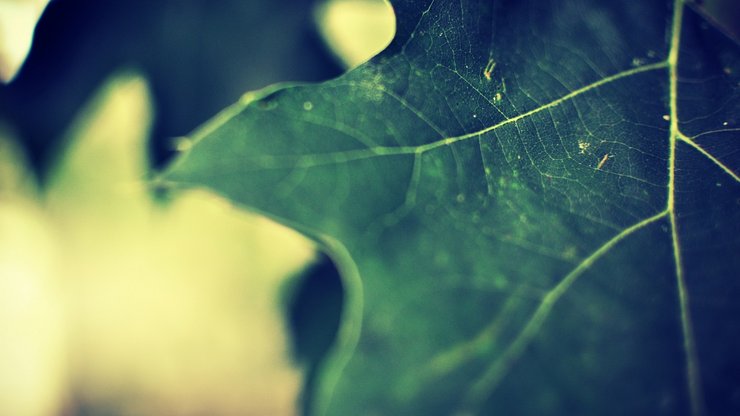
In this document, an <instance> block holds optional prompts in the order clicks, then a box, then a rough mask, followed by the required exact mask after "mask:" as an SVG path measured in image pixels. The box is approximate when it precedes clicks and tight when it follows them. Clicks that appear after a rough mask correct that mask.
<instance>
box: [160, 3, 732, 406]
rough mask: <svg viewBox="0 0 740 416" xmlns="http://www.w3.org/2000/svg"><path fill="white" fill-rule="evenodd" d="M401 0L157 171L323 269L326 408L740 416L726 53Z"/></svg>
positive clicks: (658, 7) (635, 15) (636, 22)
mask: <svg viewBox="0 0 740 416" xmlns="http://www.w3.org/2000/svg"><path fill="white" fill-rule="evenodd" d="M394 7H395V11H396V15H397V21H398V29H397V34H396V38H395V39H394V41H393V42H392V43H391V45H390V46H389V47H388V48H387V49H386V50H385V51H384V52H383V53H381V54H380V55H379V56H377V57H376V58H374V59H372V60H371V61H370V62H368V63H367V64H365V65H363V66H360V67H359V68H357V69H356V70H353V71H351V72H349V73H347V74H345V75H344V76H342V77H340V78H338V79H336V80H333V81H330V82H326V83H323V84H320V85H307V86H292V87H287V88H283V89H280V88H275V89H272V90H268V91H263V92H261V93H259V94H248V95H246V96H245V97H244V99H243V100H242V102H241V103H239V104H236V105H235V106H233V107H231V108H229V109H227V110H226V111H225V112H224V113H222V114H221V115H219V116H218V117H216V119H215V120H213V121H212V122H211V123H210V124H207V125H206V126H204V127H203V128H202V129H201V130H200V131H198V132H196V134H195V136H194V138H193V140H194V146H193V148H192V149H191V150H190V151H189V152H187V153H186V154H185V155H183V156H182V157H181V158H180V159H179V161H178V162H177V163H175V164H174V165H173V166H172V167H171V168H170V170H169V171H168V172H167V173H166V174H165V175H164V179H165V180H167V181H170V182H172V183H173V184H175V185H176V186H179V187H208V188H210V189H212V190H214V191H215V192H217V193H219V194H221V195H224V196H226V197H228V198H229V199H231V200H232V201H234V202H235V203H237V204H240V205H243V206H245V207H248V208H249V209H251V210H255V211H259V212H263V213H265V214H266V215H269V216H271V217H273V218H276V219H278V220H279V221H281V222H283V223H285V224H288V225H291V226H293V227H295V228H297V229H299V230H301V231H302V232H304V233H306V234H307V235H309V236H311V237H313V238H314V239H316V240H317V241H320V242H322V243H323V244H324V246H325V248H326V249H327V250H328V251H329V253H330V254H331V255H332V256H333V257H334V259H335V260H336V261H337V263H338V265H339V266H340V269H341V270H340V271H342V272H343V273H344V278H345V286H346V290H347V307H346V309H345V311H346V312H345V316H344V318H343V319H344V322H343V326H342V328H341V332H340V336H339V340H338V342H337V346H336V349H335V351H334V356H333V360H332V361H330V362H329V363H328V364H327V365H326V367H325V368H324V370H323V372H322V379H321V384H320V387H319V391H318V396H317V397H318V398H317V401H316V403H315V406H314V409H315V410H316V413H318V414H323V413H326V414H331V415H347V414H353V415H354V414H367V415H375V414H383V415H386V414H388V415H401V414H414V415H421V414H444V415H446V414H514V415H530V414H531V415H545V414H568V415H570V414H619V415H622V414H650V415H653V414H671V415H678V414H694V415H698V414H703V413H705V412H708V413H711V414H736V413H737V412H738V411H740V398H739V397H740V371H738V370H740V354H739V353H738V351H740V331H739V330H738V328H740V307H739V306H738V305H739V303H738V302H737V301H736V299H737V298H738V297H740V281H739V280H738V276H739V275H740V273H738V271H739V270H740V260H739V258H740V256H738V255H737V253H738V252H740V209H738V205H739V204H740V199H739V198H738V196H739V195H740V186H738V183H739V180H738V174H737V172H738V171H739V170H740V157H739V156H740V152H739V151H738V150H739V146H738V139H739V137H738V131H739V129H738V127H737V121H738V120H737V115H738V114H739V112H738V110H740V93H739V92H738V85H739V80H740V77H739V76H738V74H740V54H739V53H738V46H737V45H736V44H734V43H732V42H731V41H730V40H728V39H727V38H725V37H724V36H723V35H722V34H721V33H719V32H718V31H717V30H715V29H714V28H712V27H711V26H709V25H708V24H707V23H706V22H705V21H703V20H702V18H701V17H700V16H699V15H697V14H696V13H695V12H694V11H693V10H692V9H691V8H688V7H687V6H686V5H684V4H683V2H682V1H680V0H677V1H675V2H659V1H651V2H630V3H629V4H627V3H621V2H613V1H606V0H605V1H591V2H583V3H580V2H557V1H516V2H515V1H510V2H491V1H488V0H460V1H443V0H437V1H400V0H399V1H396V2H394Z"/></svg>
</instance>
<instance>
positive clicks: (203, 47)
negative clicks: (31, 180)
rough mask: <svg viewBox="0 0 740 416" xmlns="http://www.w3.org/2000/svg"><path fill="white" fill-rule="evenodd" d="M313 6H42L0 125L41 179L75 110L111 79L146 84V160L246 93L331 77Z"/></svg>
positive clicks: (5, 96) (2, 102) (303, 1)
mask: <svg viewBox="0 0 740 416" xmlns="http://www.w3.org/2000/svg"><path fill="white" fill-rule="evenodd" d="M314 4H315V1H314V0H289V1H280V2H275V1H269V0H259V1H256V0H250V1H240V0H228V1H219V2H215V3H214V2H212V1H205V0H185V1H180V0H167V1H156V2H151V1H145V0H133V1H123V2H120V1H115V2H110V1H103V2H101V1H96V0H64V1H55V2H52V3H50V4H49V6H48V7H47V9H46V10H45V12H44V14H43V16H42V17H41V20H40V21H39V23H38V25H37V27H36V31H35V34H34V40H33V46H32V49H31V52H30V54H29V56H28V58H27V60H26V62H25V63H24V64H23V67H22V68H21V70H20V72H19V73H18V75H17V76H16V78H15V79H14V80H13V81H12V82H11V83H10V84H8V85H5V86H3V85H0V116H1V117H4V118H7V120H6V121H10V122H12V123H13V124H14V127H15V128H16V129H17V130H18V133H19V136H20V139H22V140H23V144H24V146H25V148H26V149H27V151H28V152H29V157H30V158H31V161H32V162H33V164H34V166H35V167H36V168H38V169H40V171H41V173H42V174H45V173H46V170H47V168H48V166H49V163H50V162H51V160H52V159H53V155H54V154H55V152H56V151H57V150H58V149H59V148H60V147H61V145H60V144H59V138H60V137H59V134H58V133H59V132H61V131H64V130H65V128H66V127H67V125H68V123H69V122H70V120H71V119H72V117H73V115H74V114H76V112H77V111H78V110H79V107H80V106H81V105H82V103H83V102H85V101H86V100H87V99H88V98H89V96H90V95H91V94H92V92H93V91H94V89H95V88H97V86H98V85H100V83H101V82H103V80H104V79H105V78H107V77H108V76H109V75H110V74H111V73H112V72H113V71H115V70H117V69H118V68H119V67H121V66H134V65H135V66H136V67H138V68H139V70H140V71H142V72H143V73H145V75H146V76H147V78H148V79H149V82H150V85H151V88H152V95H153V98H154V107H155V112H156V120H155V124H154V130H153V139H152V140H153V141H152V143H151V146H152V150H153V160H154V161H155V162H157V163H161V162H162V161H163V160H165V159H166V158H167V157H169V156H171V154H172V151H173V147H172V140H171V139H172V138H173V137H177V136H181V135H183V134H186V133H187V132H189V131H191V130H192V129H193V128H195V127H196V126H197V125H199V124H201V123H202V122H203V121H205V120H207V119H208V118H209V117H211V116H213V115H214V114H215V113H216V112H218V111H219V110H220V109H222V108H223V107H224V106H226V105H228V104H230V103H233V102H234V101H235V100H236V99H237V98H238V97H239V94H240V93H241V92H242V91H244V90H246V89H254V88H261V87H263V86H265V85H268V84H270V83H274V82H278V81H318V80H324V79H328V78H330V77H332V76H335V75H338V74H339V73H340V71H341V68H340V67H339V65H337V63H336V60H335V59H334V58H333V57H332V56H331V54H330V53H329V52H328V51H327V50H326V48H325V47H324V45H323V43H322V41H321V40H320V38H319V35H318V33H317V31H316V29H315V24H314V22H313V14H312V9H313V7H314Z"/></svg>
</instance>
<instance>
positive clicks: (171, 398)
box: [0, 74, 314, 416]
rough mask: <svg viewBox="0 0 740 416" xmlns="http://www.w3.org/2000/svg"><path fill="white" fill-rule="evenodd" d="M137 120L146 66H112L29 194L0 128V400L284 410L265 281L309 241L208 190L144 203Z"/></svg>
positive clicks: (280, 280) (290, 402)
mask: <svg viewBox="0 0 740 416" xmlns="http://www.w3.org/2000/svg"><path fill="white" fill-rule="evenodd" d="M150 123H151V101H150V95H149V92H148V88H147V83H146V82H145V81H144V79H143V78H141V77H139V76H133V75H131V74H123V75H121V74H119V75H118V76H115V77H113V78H112V79H111V80H110V81H109V82H108V83H106V84H105V85H104V87H103V88H101V89H100V90H99V92H97V93H96V94H95V97H94V99H93V100H92V102H91V103H90V104H88V105H86V106H85V108H84V110H83V111H82V115H81V116H79V117H78V118H76V121H75V123H74V125H73V128H72V131H71V132H70V133H68V134H67V138H66V142H68V143H69V146H68V147H66V148H65V150H64V151H63V152H60V153H59V155H60V160H59V161H58V162H57V163H56V164H55V166H54V168H53V169H52V175H51V176H50V180H49V181H48V183H47V186H46V187H45V189H43V192H42V193H41V195H40V196H39V195H36V194H35V192H34V191H33V188H31V186H32V184H33V183H34V182H33V181H29V180H27V178H29V177H31V176H32V174H31V173H30V172H29V171H28V170H27V169H25V168H24V166H22V164H21V163H20V161H21V160H22V158H21V157H20V156H13V157H7V155H8V153H9V152H8V149H12V146H10V145H7V144H5V143H6V142H8V143H9V141H0V151H1V153H0V174H2V176H0V178H2V180H0V288H1V289H2V290H0V338H2V342H0V386H2V389H0V414H3V415H6V414H7V415H28V416H35V415H38V416H46V415H54V414H71V415H83V414H94V415H101V414H111V415H118V414H139V415H161V414H172V415H179V416H189V415H202V414H219V415H244V414H264V415H268V414H274V415H290V414H295V413H296V408H297V399H298V394H299V390H300V384H301V376H302V374H301V369H300V368H298V367H297V366H296V365H294V363H293V362H292V360H291V358H290V352H289V338H288V332H287V325H286V324H285V319H284V313H283V311H281V310H280V308H279V307H280V302H279V297H280V296H279V295H280V293H281V291H282V290H283V287H284V286H285V283H286V280H287V279H289V278H290V276H292V275H294V274H295V273H296V272H297V271H298V270H300V268H302V267H303V266H304V265H305V264H306V263H307V262H309V261H310V260H311V259H312V257H313V252H314V249H313V247H312V246H311V244H309V243H308V242H307V241H306V240H305V239H304V238H301V237H300V236H298V235H297V234H296V233H294V232H292V231H290V230H287V229H286V228H285V227H281V226H279V225H276V224H274V223H272V222H269V221H266V220H265V219H263V218H259V217H254V216H249V215H246V216H245V215H244V213H242V212H239V211H237V210H235V209H234V208H233V207H231V205H230V204H229V203H228V202H226V201H225V200H223V199H220V198H216V197H214V196H213V195H206V194H204V193H199V192H195V193H188V194H186V195H182V196H181V197H179V198H177V199H174V200H171V201H169V203H167V204H164V203H160V202H154V201H153V200H152V196H151V194H150V189H149V187H148V186H147V184H146V182H145V181H144V180H143V178H144V177H145V173H146V158H145V143H146V139H147V137H148V134H149V127H150ZM24 178H25V180H24ZM275 247H279V248H280V249H279V250H275Z"/></svg>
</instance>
